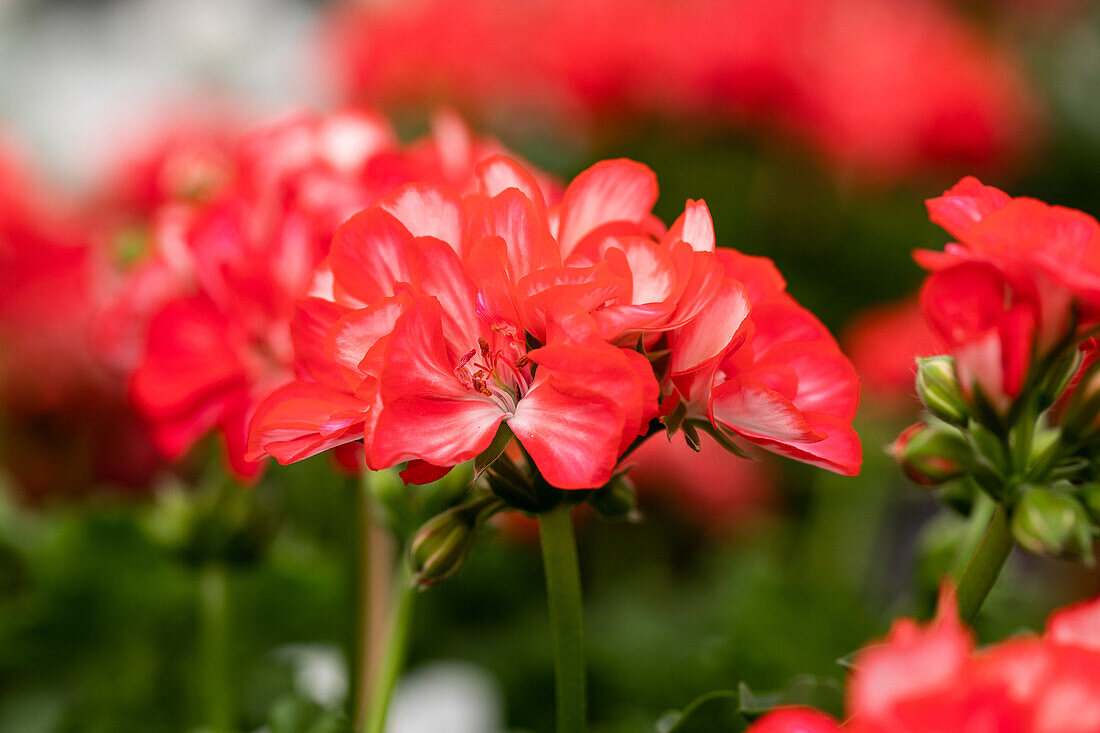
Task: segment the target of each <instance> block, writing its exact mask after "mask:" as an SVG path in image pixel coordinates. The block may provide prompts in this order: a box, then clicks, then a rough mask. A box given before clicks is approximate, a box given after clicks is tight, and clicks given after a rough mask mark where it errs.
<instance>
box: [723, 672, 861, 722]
mask: <svg viewBox="0 0 1100 733" xmlns="http://www.w3.org/2000/svg"><path fill="white" fill-rule="evenodd" d="M737 694H738V697H739V698H740V701H741V705H740V708H739V710H740V712H741V714H742V715H743V716H744V717H745V718H748V719H749V720H754V719H755V718H757V717H759V716H761V715H763V714H764V713H766V712H768V711H769V710H771V709H772V708H777V707H779V706H786V705H805V706H807V707H812V708H816V709H818V710H825V711H826V712H830V713H833V714H834V715H839V714H841V713H842V712H843V709H844V690H843V689H842V688H841V685H840V683H839V682H837V681H836V680H834V679H832V678H830V677H817V676H815V675H812V674H800V675H798V676H797V677H795V678H794V679H792V680H791V682H790V684H788V685H787V686H786V687H785V688H783V689H782V690H776V691H774V692H767V693H756V692H753V691H752V690H751V689H749V686H748V685H746V684H745V683H744V682H742V683H741V684H739V685H738V686H737Z"/></svg>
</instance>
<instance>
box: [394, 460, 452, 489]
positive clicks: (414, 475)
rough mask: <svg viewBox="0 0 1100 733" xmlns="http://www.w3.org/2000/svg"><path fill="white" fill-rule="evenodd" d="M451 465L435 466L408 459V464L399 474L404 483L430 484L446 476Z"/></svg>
mask: <svg viewBox="0 0 1100 733" xmlns="http://www.w3.org/2000/svg"><path fill="white" fill-rule="evenodd" d="M452 468H454V467H453V466H436V465H434V464H432V463H428V462H427V461H409V465H408V466H407V467H406V468H405V470H404V471H402V472H401V473H400V474H398V475H400V476H401V480H402V481H404V482H405V483H406V484H430V483H432V482H433V481H438V480H439V479H441V478H443V477H444V476H446V475H447V474H448V473H450V472H451V469H452Z"/></svg>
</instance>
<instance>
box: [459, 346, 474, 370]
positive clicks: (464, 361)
mask: <svg viewBox="0 0 1100 733" xmlns="http://www.w3.org/2000/svg"><path fill="white" fill-rule="evenodd" d="M476 353H477V349H470V351H469V353H468V354H466V356H464V357H462V360H461V361H459V362H458V366H456V367H455V371H456V372H457V371H458V370H459V369H461V368H462V367H464V366H466V364H468V363H469V361H470V359H473V358H474V354H476Z"/></svg>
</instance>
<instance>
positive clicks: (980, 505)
mask: <svg viewBox="0 0 1100 733" xmlns="http://www.w3.org/2000/svg"><path fill="white" fill-rule="evenodd" d="M974 493H975V498H974V505H973V506H972V507H971V508H970V519H969V520H968V521H967V525H966V532H965V533H964V534H963V537H962V541H961V542H960V543H959V546H958V548H957V549H956V551H955V558H954V560H953V561H952V562H951V577H952V578H954V579H955V582H956V583H958V582H959V580H960V579H961V578H962V574H963V571H965V570H966V566H967V565H968V564H969V562H970V558H971V557H972V556H973V555H974V552H975V551H976V550H977V549H978V545H979V544H980V543H981V541H982V537H984V536H985V531H986V529H987V528H988V527H989V520H991V519H992V518H993V510H994V509H996V508H997V502H995V501H993V498H992V497H990V496H989V494H987V493H985V492H984V491H982V490H980V489H975V491H974Z"/></svg>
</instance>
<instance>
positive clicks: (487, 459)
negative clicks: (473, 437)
mask: <svg viewBox="0 0 1100 733" xmlns="http://www.w3.org/2000/svg"><path fill="white" fill-rule="evenodd" d="M513 437H514V436H513V435H512V431H511V430H510V429H509V428H508V426H507V425H506V424H504V423H501V424H500V429H499V430H497V434H496V437H495V438H493V442H492V443H490V444H489V447H488V448H486V449H485V450H483V451H482V452H481V453H480V454H479V455H478V456H477V458H475V459H474V481H477V480H478V479H479V478H481V474H483V473H485V469H487V468H489V466H491V465H493V463H494V462H496V460H497V459H498V458H500V456H501V454H503V453H504V450H505V449H506V448H507V447H508V444H509V443H511V442H512V438H513Z"/></svg>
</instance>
